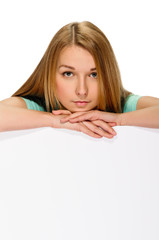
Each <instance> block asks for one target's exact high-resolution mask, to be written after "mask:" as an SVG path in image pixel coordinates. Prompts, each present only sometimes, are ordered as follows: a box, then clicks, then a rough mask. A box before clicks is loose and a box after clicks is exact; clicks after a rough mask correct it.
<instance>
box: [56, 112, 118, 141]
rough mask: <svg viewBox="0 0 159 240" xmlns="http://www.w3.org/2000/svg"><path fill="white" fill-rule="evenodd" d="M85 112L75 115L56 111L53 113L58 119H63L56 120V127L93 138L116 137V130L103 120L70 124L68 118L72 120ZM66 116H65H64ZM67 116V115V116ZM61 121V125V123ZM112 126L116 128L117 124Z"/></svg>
mask: <svg viewBox="0 0 159 240" xmlns="http://www.w3.org/2000/svg"><path fill="white" fill-rule="evenodd" d="M83 113H84V112H82V113H81V112H80V113H79V112H78V113H73V114H71V112H69V111H68V110H56V111H53V114H54V115H56V117H58V116H59V117H60V115H61V117H60V118H56V119H57V121H58V122H57V123H56V124H57V126H56V124H54V127H62V128H68V129H72V130H77V131H81V132H84V133H85V134H87V135H89V136H92V137H98V138H99V137H107V138H112V137H113V136H114V135H116V132H115V131H114V129H113V128H112V127H111V126H110V125H109V124H106V123H105V122H104V121H102V120H95V121H79V122H76V123H75V122H74V123H73V122H70V123H69V122H68V120H67V119H68V118H72V117H74V116H77V115H79V114H80V115H81V114H83ZM64 114H65V115H64ZM66 114H67V115H66ZM59 120H60V123H61V124H60V123H59ZM64 124H65V125H64ZM70 124H73V125H70ZM111 125H112V126H115V125H116V124H114V123H112V124H111Z"/></svg>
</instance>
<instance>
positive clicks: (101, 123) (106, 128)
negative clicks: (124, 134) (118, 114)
mask: <svg viewBox="0 0 159 240" xmlns="http://www.w3.org/2000/svg"><path fill="white" fill-rule="evenodd" d="M92 123H93V124H95V125H96V126H98V127H100V128H102V130H104V131H106V132H108V133H110V134H113V135H116V132H115V130H114V129H113V128H112V127H111V126H109V124H108V123H106V122H104V121H102V120H96V121H92Z"/></svg>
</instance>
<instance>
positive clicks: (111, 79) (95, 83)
mask: <svg viewBox="0 0 159 240" xmlns="http://www.w3.org/2000/svg"><path fill="white" fill-rule="evenodd" d="M128 94H129V92H128V91H126V90H125V89H124V88H123V86H122V82H121V78H120V71H119V68H118V64H117V61H116V58H115V55H114V52H113V49H112V47H111V45H110V43H109V41H108V39H107V38H106V36H105V35H104V33H103V32H102V31H101V30H100V29H99V28H98V27H96V26H95V25H94V24H92V23H90V22H88V21H84V22H79V23H78V22H73V23H70V24H67V25H65V26H64V27H62V28H61V29H60V30H59V31H58V32H57V33H56V34H55V36H54V37H53V39H52V40H51V42H50V44H49V46H48V48H47V50H46V52H45V54H44V56H43V57H42V59H41V61H40V63H39V64H38V66H37V67H36V69H35V70H34V72H33V73H32V75H31V76H30V77H29V79H28V80H27V81H26V82H25V83H24V84H23V85H22V87H21V88H20V89H19V90H18V91H16V92H15V93H14V94H13V96H23V97H25V96H36V97H39V98H43V99H44V100H45V104H46V109H47V111H51V110H53V109H57V108H58V109H68V110H69V111H71V112H77V111H89V110H91V109H98V110H103V111H105V110H107V111H112V112H121V111H122V105H123V101H124V99H125V98H126V97H127V95H128Z"/></svg>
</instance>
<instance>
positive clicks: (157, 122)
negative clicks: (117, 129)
mask: <svg viewBox="0 0 159 240" xmlns="http://www.w3.org/2000/svg"><path fill="white" fill-rule="evenodd" d="M120 125H121V126H140V127H148V128H159V106H153V107H148V108H144V109H141V110H136V111H133V112H127V113H122V114H121V121H120Z"/></svg>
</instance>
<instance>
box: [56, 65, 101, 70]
mask: <svg viewBox="0 0 159 240" xmlns="http://www.w3.org/2000/svg"><path fill="white" fill-rule="evenodd" d="M61 67H65V68H70V69H72V70H75V68H74V67H71V66H68V65H61V66H59V68H61ZM94 70H96V68H91V69H90V71H94Z"/></svg>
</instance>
